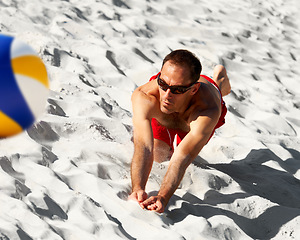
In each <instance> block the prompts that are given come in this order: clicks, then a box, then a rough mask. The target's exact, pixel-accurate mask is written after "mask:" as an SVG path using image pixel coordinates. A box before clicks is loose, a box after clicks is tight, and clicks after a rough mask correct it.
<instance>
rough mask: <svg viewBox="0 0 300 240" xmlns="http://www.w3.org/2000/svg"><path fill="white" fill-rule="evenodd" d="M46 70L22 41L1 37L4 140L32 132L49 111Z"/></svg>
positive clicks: (0, 134)
mask: <svg viewBox="0 0 300 240" xmlns="http://www.w3.org/2000/svg"><path fill="white" fill-rule="evenodd" d="M48 93H49V80H48V74H47V70H46V67H45V65H44V63H43V62H42V60H41V59H40V58H39V56H38V55H37V54H36V52H35V51H34V50H33V49H32V48H31V47H30V46H29V45H27V44H25V43H23V42H21V41H20V40H18V39H16V38H14V37H10V36H6V35H2V34H0V138H5V137H9V136H12V135H15V134H18V133H20V132H22V131H23V130H25V129H27V128H29V127H30V126H31V125H32V124H33V123H34V122H35V120H36V119H37V118H38V117H39V116H40V115H41V114H42V113H43V112H44V111H45V105H46V101H47V97H48Z"/></svg>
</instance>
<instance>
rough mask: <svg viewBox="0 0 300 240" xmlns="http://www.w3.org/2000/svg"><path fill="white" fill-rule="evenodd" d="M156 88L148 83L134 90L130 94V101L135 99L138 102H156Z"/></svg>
mask: <svg viewBox="0 0 300 240" xmlns="http://www.w3.org/2000/svg"><path fill="white" fill-rule="evenodd" d="M157 93H158V91H157V88H156V87H155V85H154V84H153V83H152V82H148V83H146V84H144V85H141V86H139V87H138V88H136V89H135V90H134V92H133V94H132V100H133V101H134V100H135V99H136V100H138V101H151V102H152V101H153V102H156V101H157Z"/></svg>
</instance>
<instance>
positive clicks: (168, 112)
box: [160, 106, 174, 114]
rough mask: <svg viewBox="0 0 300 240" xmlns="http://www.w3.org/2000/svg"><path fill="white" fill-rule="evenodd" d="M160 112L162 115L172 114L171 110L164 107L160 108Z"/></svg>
mask: <svg viewBox="0 0 300 240" xmlns="http://www.w3.org/2000/svg"><path fill="white" fill-rule="evenodd" d="M160 110H161V112H162V113H165V114H171V113H173V112H174V111H173V110H172V109H170V108H166V107H164V106H161V108H160Z"/></svg>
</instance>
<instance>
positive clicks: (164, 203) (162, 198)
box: [157, 194, 169, 207]
mask: <svg viewBox="0 0 300 240" xmlns="http://www.w3.org/2000/svg"><path fill="white" fill-rule="evenodd" d="M157 196H158V197H159V199H160V201H161V203H162V204H163V205H164V207H165V206H167V204H168V202H169V201H168V200H167V199H166V197H164V196H162V195H160V194H158V195H157Z"/></svg>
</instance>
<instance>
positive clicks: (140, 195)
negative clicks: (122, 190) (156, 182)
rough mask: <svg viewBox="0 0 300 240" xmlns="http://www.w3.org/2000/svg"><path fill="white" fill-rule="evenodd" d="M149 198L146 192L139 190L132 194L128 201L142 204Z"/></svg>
mask: <svg viewBox="0 0 300 240" xmlns="http://www.w3.org/2000/svg"><path fill="white" fill-rule="evenodd" d="M147 197H148V195H147V193H146V192H145V191H144V190H138V191H134V192H132V193H131V194H130V195H129V197H128V199H129V200H134V201H137V202H138V203H141V202H143V201H145V200H146V199H147Z"/></svg>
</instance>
